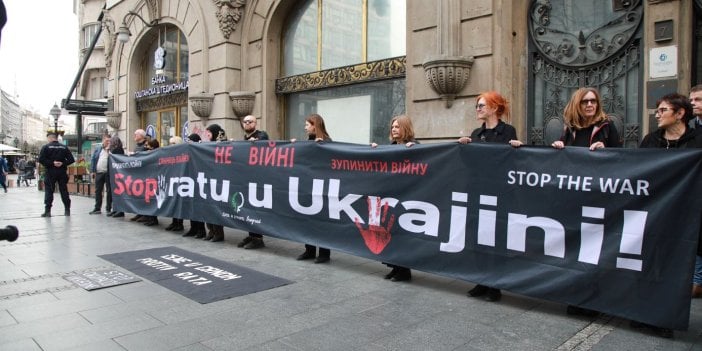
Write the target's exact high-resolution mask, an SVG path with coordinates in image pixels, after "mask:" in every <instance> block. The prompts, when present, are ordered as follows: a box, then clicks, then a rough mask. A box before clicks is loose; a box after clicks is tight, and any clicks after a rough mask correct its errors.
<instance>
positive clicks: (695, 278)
mask: <svg viewBox="0 0 702 351" xmlns="http://www.w3.org/2000/svg"><path fill="white" fill-rule="evenodd" d="M692 283H693V284H695V285H699V286H702V256H695V274H693V275H692Z"/></svg>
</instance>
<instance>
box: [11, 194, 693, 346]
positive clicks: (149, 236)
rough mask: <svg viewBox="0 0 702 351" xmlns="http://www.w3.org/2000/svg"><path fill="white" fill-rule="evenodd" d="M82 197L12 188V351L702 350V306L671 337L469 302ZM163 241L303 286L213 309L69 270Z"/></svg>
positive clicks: (529, 308)
mask: <svg viewBox="0 0 702 351" xmlns="http://www.w3.org/2000/svg"><path fill="white" fill-rule="evenodd" d="M35 184H36V181H35ZM72 201H73V206H72V211H71V216H70V217H64V216H63V215H62V214H63V206H62V204H61V201H60V197H58V196H57V197H56V198H55V204H54V205H55V206H54V211H53V212H54V213H55V214H56V216H54V217H51V218H41V217H40V214H41V213H42V212H43V204H42V203H43V193H42V192H39V191H38V190H37V189H36V187H31V188H24V187H23V188H16V187H15V188H10V189H9V191H8V193H0V227H4V226H6V225H9V224H11V225H15V226H17V227H19V229H20V238H19V240H17V241H16V242H13V243H9V242H6V241H2V242H0V262H1V263H2V269H1V270H0V350H3V351H9V350H23V351H26V350H100V351H110V350H149V351H154V350H196V351H197V350H378V351H380V350H590V349H592V350H617V351H621V350H702V336H701V334H702V301H700V300H694V301H692V314H691V317H690V329H689V330H688V331H686V332H680V331H676V332H675V337H674V339H663V338H659V337H656V336H653V335H648V334H645V333H642V332H640V331H638V330H634V329H632V328H630V327H629V322H628V321H626V320H622V319H619V318H612V317H608V316H604V317H600V318H598V319H594V320H592V319H588V318H578V317H572V316H568V315H566V313H565V306H564V305H562V304H556V303H550V302H546V301H542V300H537V299H532V298H528V297H525V296H520V295H515V294H510V293H509V292H506V293H505V294H504V296H503V299H502V301H500V302H498V303H490V302H485V301H482V300H479V299H475V298H468V297H466V291H468V290H469V289H470V288H472V287H473V284H471V283H468V282H464V281H459V280H455V279H449V278H444V277H441V276H437V275H433V274H427V273H423V272H413V280H412V281H411V282H409V283H404V282H391V281H388V280H385V279H383V275H384V274H385V273H387V268H386V267H385V266H384V265H382V264H380V263H379V262H375V261H371V260H367V259H363V258H358V257H354V256H350V255H346V254H342V253H338V252H332V260H331V262H330V263H329V264H314V263H312V262H311V261H296V260H295V257H296V256H297V255H298V254H299V253H301V252H302V250H303V246H302V244H300V243H295V242H289V241H285V240H279V239H274V238H270V237H266V238H265V243H266V247H265V248H263V249H260V250H244V249H240V248H237V247H236V243H237V242H239V240H241V239H242V238H243V237H244V236H245V235H246V233H244V232H242V231H239V230H235V229H231V228H225V241H224V242H220V243H210V242H206V241H203V240H197V239H193V238H184V237H182V236H181V234H182V232H180V233H172V232H168V231H165V230H164V228H165V227H166V226H167V225H168V224H169V223H170V219H168V218H159V225H158V226H154V227H147V226H144V225H142V224H139V223H135V222H130V221H129V218H130V217H132V215H130V214H128V215H127V217H125V218H110V217H106V216H105V214H104V213H103V214H101V215H89V214H88V212H90V211H91V210H92V208H93V204H94V200H93V199H91V198H86V197H80V196H73V197H72ZM185 222H186V228H187V227H189V225H188V221H185ZM163 246H177V247H179V248H182V249H185V250H189V251H193V252H197V253H200V254H203V255H207V256H210V257H213V258H217V259H220V260H224V261H228V262H232V263H235V264H237V265H242V266H245V267H248V268H251V269H255V270H258V271H261V272H264V273H268V274H272V275H275V276H278V277H281V278H285V279H289V280H292V281H294V283H293V284H290V285H286V286H282V287H279V288H275V289H271V290H266V291H262V292H258V293H254V294H250V295H245V296H241V297H236V298H231V299H226V300H222V301H217V302H213V303H209V304H204V305H203V304H199V303H197V302H195V301H192V300H190V299H188V298H186V297H183V296H181V295H179V294H177V293H175V292H173V291H171V290H168V289H166V288H164V287H161V286H159V285H158V284H155V283H153V282H151V281H148V280H143V281H141V282H137V283H132V284H127V285H120V286H115V287H110V288H105V289H100V290H94V291H86V290H83V289H82V288H78V287H76V286H74V285H73V284H71V283H69V282H68V281H66V280H64V279H63V278H62V277H63V276H64V275H66V274H69V273H72V272H78V271H82V270H85V269H91V268H110V267H114V266H113V265H112V264H110V263H109V262H107V261H104V260H102V259H100V258H99V257H98V255H102V254H108V253H115V252H122V251H132V250H140V249H148V248H156V247H163Z"/></svg>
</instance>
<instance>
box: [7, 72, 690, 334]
mask: <svg viewBox="0 0 702 351" xmlns="http://www.w3.org/2000/svg"><path fill="white" fill-rule="evenodd" d="M475 114H476V118H477V120H478V121H479V122H481V125H480V127H478V128H476V129H475V130H473V132H472V133H471V134H470V136H464V137H461V138H459V139H458V140H457V142H458V143H461V144H468V143H476V142H486V143H502V144H509V145H511V146H512V147H515V148H518V147H522V146H523V143H522V142H521V141H520V140H519V139H518V137H517V132H516V129H515V128H514V127H513V126H512V125H510V124H509V119H510V108H509V102H508V101H507V99H506V98H505V97H504V96H502V95H500V94H499V93H498V92H495V91H487V92H484V93H482V94H480V95H479V96H478V97H477V100H476V105H475ZM655 117H656V122H657V128H656V129H655V130H653V131H652V132H650V133H649V134H647V135H646V136H644V138H643V140H642V141H641V143H640V145H639V147H641V148H665V149H679V148H701V147H702V85H698V86H695V87H693V88H692V89H691V92H690V94H689V97H688V96H684V95H681V94H677V93H674V94H668V95H665V96H663V97H661V98H660V99H659V100H658V101H657V102H656V112H655ZM563 122H564V126H563V133H562V135H561V137H560V138H559V139H558V140H556V141H554V142H553V143H552V144H551V146H552V147H553V148H555V149H564V148H565V147H587V148H589V150H591V151H596V150H599V149H604V148H610V147H621V146H622V138H621V135H620V133H619V131H618V130H617V128H616V125H615V123H614V122H613V120H612V119H611V118H610V117H609V116H607V114H606V113H605V111H604V109H603V104H602V98H601V96H600V94H599V92H598V91H597V89H594V88H580V89H578V90H576V91H575V92H574V93H573V94H572V96H571V98H570V101H569V102H568V104H567V105H566V107H565V109H564V111H563ZM256 126H257V119H256V117H255V116H251V115H249V116H246V117H244V118H243V119H242V120H241V127H242V129H243V131H244V140H249V141H256V140H268V139H269V137H268V134H267V133H266V132H265V131H262V130H259V129H258V128H257V127H256ZM304 130H305V132H306V134H307V140H311V141H315V142H319V143H324V142H331V141H332V139H331V137H330V135H329V133H328V131H327V129H326V127H325V123H324V119H323V118H322V116H320V115H319V114H311V115H309V116H307V117H306V118H305V126H304ZM48 137H49V141H50V143H49V144H47V145H46V146H45V147H44V148H42V152H41V154H40V157H39V160H40V162H41V163H42V164H43V165H44V166H45V167H46V168H47V170H48V172H47V176H46V177H45V183H46V189H47V191H46V192H45V194H46V195H45V205H46V211H45V213H44V215H42V216H50V209H51V205H52V201H53V191H52V190H53V187H54V182H57V183H58V186H59V190H60V191H61V197H62V200H63V203H64V206H65V211H66V215H69V214H70V199H69V198H68V194H67V191H65V180H64V178H65V167H66V166H67V165H69V164H70V163H72V162H73V157H72V156H71V155H70V152H68V151H67V150H68V149H67V148H65V146H62V145H61V144H58V143H57V142H56V141H55V135H53V136H52V135H51V134H50V135H49V136H48ZM388 139H389V143H390V144H392V145H403V146H404V147H406V148H410V147H412V146H413V145H415V144H418V143H419V142H418V141H417V140H416V138H415V131H414V128H413V125H412V120H411V119H410V118H409V117H408V116H406V115H401V116H397V117H395V118H393V119H392V120H391V122H390V134H389V138H388ZM204 140H205V141H213V142H216V141H223V140H227V137H226V133H225V131H224V129H222V127H221V126H219V125H217V124H210V125H209V126H207V128H206V130H205V133H204ZM134 141H135V145H136V146H135V149H134V151H133V152H134V153H140V152H148V151H149V150H154V149H156V148H158V147H159V143H158V141H157V140H155V139H149V138H148V137H147V135H146V133H145V131H144V130H142V129H138V130H136V131H135V132H134ZM201 141H202V139H201V136H200V135H198V134H191V135H189V136H188V137H187V138H186V140H185V142H188V143H199V142H201ZM295 141H296V140H295V139H292V140H291V142H295ZM182 142H183V139H181V138H180V137H172V138H171V139H170V140H169V145H175V144H179V143H182ZM57 144H58V145H57ZM59 145H61V146H59ZM371 147H372V148H377V147H378V144H376V143H372V144H371ZM64 148H65V149H64ZM109 154H124V149H123V147H122V143H121V140H120V139H119V137H117V136H112V137H110V136H105V137H104V138H103V140H102V147H101V148H98V149H97V150H95V152H94V153H93V156H92V162H91V173H92V176H93V178H94V179H95V184H96V192H95V195H96V196H95V207H94V209H93V211H91V212H90V214H100V213H102V212H101V209H102V204H103V192H104V193H105V194H106V201H105V210H106V211H107V215H108V216H111V217H123V216H124V213H122V212H115V211H112V194H111V189H110V182H109V179H110V177H109V167H108V157H109ZM1 166H2V164H1V163H0V167H1ZM0 179H2V178H0ZM3 186H4V184H3ZM64 194H65V196H64ZM130 220H131V221H137V222H142V223H143V224H144V225H147V226H154V225H158V219H157V217H154V216H147V215H141V214H137V215H136V216H135V217H133V218H131V219H130ZM165 230H168V231H184V230H185V228H184V225H183V219H180V218H172V222H171V224H170V225H169V226H167V227H166V228H165ZM700 234H701V235H702V228H701V230H700ZM183 236H184V237H192V238H195V239H203V240H207V241H211V242H219V241H223V240H224V227H223V226H221V225H217V224H211V223H202V222H198V221H193V220H191V221H190V228H189V230H188V231H186V232H185V233H184V234H183ZM237 247H240V248H244V249H260V248H264V247H265V244H264V242H263V234H261V233H254V232H250V233H248V236H246V237H244V238H243V240H241V241H240V242H239V243H237ZM330 254H331V251H330V250H329V249H328V248H323V247H319V248H317V247H315V246H313V245H309V244H305V251H304V252H303V253H301V254H300V255H299V256H297V259H298V260H314V263H327V262H330V260H331V255H330ZM384 264H386V265H387V266H388V267H390V268H391V270H390V272H388V273H387V274H386V275H385V276H384V278H385V279H390V280H391V281H394V282H403V281H404V282H406V281H410V280H411V279H412V273H411V269H410V268H409V267H403V266H399V265H395V264H392V263H384ZM467 294H468V296H471V297H480V298H483V299H484V300H486V301H490V302H496V301H499V300H500V299H501V297H502V292H501V291H500V289H497V288H494V287H490V286H487V285H483V284H480V283H479V284H477V285H476V286H475V287H473V288H472V289H471V290H469V291H468V293H467ZM692 297H693V298H697V297H702V240H700V242H699V244H698V248H697V257H696V262H695V274H694V277H693V282H692ZM567 313H568V314H575V315H583V316H588V317H594V316H597V315H599V312H597V311H593V310H589V309H585V308H581V307H577V306H568V308H567ZM631 325H632V326H633V327H635V328H646V329H649V330H651V331H652V332H654V333H656V334H657V335H660V336H662V337H668V338H669V337H672V336H673V332H672V330H670V329H667V328H660V327H656V326H652V325H647V324H644V323H639V322H635V321H632V322H631Z"/></svg>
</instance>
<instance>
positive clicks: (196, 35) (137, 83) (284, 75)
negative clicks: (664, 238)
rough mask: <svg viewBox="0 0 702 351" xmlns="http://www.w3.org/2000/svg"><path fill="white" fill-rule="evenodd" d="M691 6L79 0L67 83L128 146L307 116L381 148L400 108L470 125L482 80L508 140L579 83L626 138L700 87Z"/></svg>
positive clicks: (461, 0) (438, 126) (457, 129)
mask: <svg viewBox="0 0 702 351" xmlns="http://www.w3.org/2000/svg"><path fill="white" fill-rule="evenodd" d="M701 2H702V1H700V0H631V1H624V0H595V1H587V2H586V1H567V0H406V1H405V0H228V1H225V0H202V1H194V0H121V1H117V0H108V1H104V0H82V1H81V2H80V6H83V7H89V8H90V9H91V10H90V12H92V13H93V14H94V15H95V18H97V15H98V14H99V11H96V10H95V9H100V8H102V6H103V5H104V6H105V10H104V15H103V18H102V20H101V25H102V39H103V42H102V44H101V47H100V54H99V55H98V56H99V58H100V59H102V60H103V61H102V62H100V63H99V64H98V63H97V62H99V59H96V65H95V67H96V68H95V69H93V70H90V71H86V73H84V76H83V78H82V80H81V81H82V84H83V86H82V87H81V91H82V92H83V94H84V95H85V96H86V97H93V96H96V95H100V93H104V94H105V95H104V96H107V98H108V101H110V104H109V106H110V111H108V112H107V113H106V115H107V118H108V123H109V124H110V126H111V127H112V128H113V129H114V130H115V131H118V132H119V133H120V134H121V135H122V136H124V137H125V140H127V141H128V142H129V143H130V144H128V147H130V148H131V147H132V145H131V143H132V141H131V138H130V136H131V133H132V132H133V131H134V130H135V129H138V128H143V129H145V130H147V133H149V134H150V135H152V136H153V137H155V138H157V139H159V140H160V141H161V142H162V144H163V143H164V141H167V140H168V138H169V137H170V136H172V135H181V136H182V135H186V134H188V133H192V132H196V133H199V132H201V131H202V130H203V129H204V127H205V126H207V125H208V124H211V123H218V124H220V125H221V126H222V127H224V128H225V130H226V131H227V134H228V136H229V137H230V138H233V139H241V136H242V135H243V132H242V128H241V125H240V119H241V118H242V117H243V116H245V115H246V114H253V115H255V116H256V117H257V118H259V119H260V120H259V124H258V125H259V127H260V128H261V129H264V130H266V131H268V133H269V134H270V135H271V137H272V138H275V139H289V138H298V139H299V138H300V137H302V136H303V126H304V122H303V121H304V117H305V116H306V115H308V114H310V113H319V114H320V115H322V116H323V117H324V119H325V121H326V122H327V127H328V129H329V132H330V134H331V136H332V138H333V139H334V140H339V141H348V142H357V143H370V142H379V143H381V142H385V141H386V140H387V134H388V131H389V121H390V119H391V118H392V116H394V115H398V114H407V115H409V116H410V117H411V118H412V120H413V122H414V125H415V129H416V132H417V136H418V138H419V140H422V141H424V142H441V141H452V140H456V139H457V138H459V137H460V136H462V135H466V134H469V133H470V132H471V131H472V130H473V129H474V128H476V127H477V126H478V123H477V121H476V120H475V102H476V101H475V98H476V96H477V95H478V94H480V93H481V92H483V91H487V90H496V91H498V92H500V93H502V94H503V95H505V96H506V97H507V98H508V99H509V101H510V103H511V116H510V121H509V122H510V123H511V124H513V125H514V126H515V127H516V128H517V130H518V133H519V138H520V139H521V140H522V141H524V142H525V143H528V144H535V145H543V144H549V143H550V142H551V141H552V140H555V139H557V138H558V137H559V136H560V133H561V131H562V119H561V114H562V111H563V108H564V107H565V104H566V103H567V102H568V100H569V98H570V94H571V93H572V92H573V91H574V90H575V89H577V88H578V87H582V86H594V87H597V88H598V89H599V90H600V92H601V94H602V97H603V104H604V107H605V110H606V111H607V113H608V114H609V115H610V116H611V117H612V118H613V120H614V121H615V123H616V125H617V127H618V128H619V129H620V130H621V131H622V132H621V134H622V135H623V137H624V141H625V143H626V145H627V146H630V147H633V146H636V145H637V144H638V142H639V140H640V139H641V138H642V136H643V135H645V133H646V132H648V130H649V129H650V126H651V125H652V124H651V121H652V120H653V112H654V110H653V108H654V107H655V106H654V104H655V100H656V99H657V97H659V96H661V95H662V94H664V93H667V92H673V91H678V92H681V93H684V94H686V93H687V91H688V90H689V88H690V86H691V85H693V83H695V82H696V83H699V82H701V81H702V71H701V70H702V68H701V67H702V63H701V61H702V54H701V53H700V52H701V50H702V46H701V45H699V43H700V40H701V39H700V34H699V33H700V32H701V30H700V26H701V25H700V23H701V22H702V21H701V20H700V19H699V18H700V15H699V14H700V9H701V8H702V4H701ZM86 11H88V10H86ZM86 13H88V12H86ZM83 24H84V25H83V29H82V30H83V31H84V32H85V31H86V30H87V28H88V26H93V25H94V23H92V24H91V23H87V22H84V23H83ZM88 31H89V30H88ZM93 55H95V53H93ZM100 65H104V69H103V68H102V67H100ZM103 73H104V75H103ZM101 77H104V78H105V79H104V80H100V78H101ZM93 84H97V85H99V87H94V86H92V85H93ZM93 91H95V92H96V94H93V93H92V92H93ZM89 92H90V93H89ZM166 144H167V143H166Z"/></svg>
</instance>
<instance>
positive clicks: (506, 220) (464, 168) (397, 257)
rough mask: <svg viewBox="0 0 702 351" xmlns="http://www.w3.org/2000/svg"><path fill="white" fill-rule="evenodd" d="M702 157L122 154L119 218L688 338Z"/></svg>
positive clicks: (307, 146) (229, 150) (260, 147)
mask: <svg viewBox="0 0 702 351" xmlns="http://www.w3.org/2000/svg"><path fill="white" fill-rule="evenodd" d="M701 160H702V153H701V152H700V151H697V150H675V151H673V150H653V149H639V150H631V149H617V150H615V149H607V150H598V151H595V152H592V151H589V150H587V149H586V148H567V149H565V150H554V149H551V148H538V147H523V148H519V149H513V148H511V147H509V146H504V145H488V144H469V145H461V144H457V143H447V144H442V145H438V144H434V145H415V146H414V147H412V148H409V149H408V148H405V147H403V146H395V145H388V146H380V147H378V148H376V149H372V148H370V147H369V146H367V145H356V144H345V143H322V144H318V143H314V142H307V141H305V142H296V143H288V142H273V141H271V142H265V141H260V142H254V143H251V142H223V143H216V144H215V143H205V144H183V145H176V146H169V147H165V148H161V149H158V150H155V151H153V152H150V153H144V154H139V155H138V156H131V157H130V156H123V155H112V158H111V161H112V163H111V167H112V168H111V172H112V173H111V174H112V182H113V184H112V185H113V187H112V189H113V192H114V195H115V196H114V207H115V209H118V210H120V211H125V212H132V213H140V214H146V215H158V216H165V217H178V218H190V219H195V220H199V221H205V222H208V223H214V224H222V225H224V226H227V227H234V228H239V229H242V230H246V231H254V232H259V233H264V234H266V235H271V236H275V237H279V238H283V239H289V240H294V241H298V242H305V243H310V244H316V245H319V246H324V247H329V248H332V249H334V250H339V251H343V252H346V253H350V254H353V255H357V256H363V257H366V258H371V259H374V260H378V261H383V262H390V263H395V264H399V265H402V266H408V267H412V268H415V269H419V270H422V271H426V272H432V273H436V274H441V275H445V276H450V277H455V278H459V279H463V280H466V281H470V282H474V283H482V284H485V285H488V286H492V287H497V288H502V289H506V290H509V291H512V292H515V293H519V294H524V295H528V296H532V297H537V298H542V299H547V300H551V301H556V302H561V303H567V304H572V305H578V306H582V307H586V308H590V309H594V310H598V311H602V312H606V313H609V314H612V315H617V316H621V317H625V318H630V319H633V320H637V321H641V322H645V323H650V324H654V325H658V326H663V327H670V328H673V329H678V330H684V329H687V327H688V320H689V313H690V293H691V291H690V290H691V276H692V271H693V269H694V257H695V252H696V247H697V238H698V232H699V230H700V214H701V213H702V203H701V201H702V199H701V198H700V196H698V194H700V190H701V189H700V182H699V179H700V177H701V176H702V174H701V172H700V161H701Z"/></svg>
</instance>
